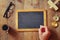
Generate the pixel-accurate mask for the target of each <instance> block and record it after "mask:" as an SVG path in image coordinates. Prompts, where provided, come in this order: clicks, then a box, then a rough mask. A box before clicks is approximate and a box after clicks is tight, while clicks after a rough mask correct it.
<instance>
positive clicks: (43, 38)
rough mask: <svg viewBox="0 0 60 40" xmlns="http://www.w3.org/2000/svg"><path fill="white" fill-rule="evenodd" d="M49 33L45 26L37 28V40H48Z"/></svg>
mask: <svg viewBox="0 0 60 40" xmlns="http://www.w3.org/2000/svg"><path fill="white" fill-rule="evenodd" d="M49 36H50V32H49V30H48V28H47V27H46V26H40V28H39V38H40V40H48V37H49Z"/></svg>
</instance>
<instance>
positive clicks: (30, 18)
mask: <svg viewBox="0 0 60 40" xmlns="http://www.w3.org/2000/svg"><path fill="white" fill-rule="evenodd" d="M16 15H17V20H18V21H17V25H18V27H17V29H19V30H20V29H23V30H24V29H25V30H26V29H38V28H40V25H45V24H44V23H45V21H46V19H45V18H46V17H45V16H46V14H45V13H44V11H18V12H17V14H16ZM44 15H45V16H44Z"/></svg>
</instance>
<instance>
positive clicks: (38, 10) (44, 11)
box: [16, 9, 47, 32]
mask: <svg viewBox="0 0 60 40" xmlns="http://www.w3.org/2000/svg"><path fill="white" fill-rule="evenodd" d="M34 11H37V12H41V11H42V12H43V13H44V15H43V16H44V26H46V25H47V24H46V10H44V9H31V10H30V9H29V10H16V30H17V31H21V32H23V31H27V32H29V31H38V29H39V28H28V29H24V28H22V29H21V28H20V29H19V28H18V12H34Z"/></svg>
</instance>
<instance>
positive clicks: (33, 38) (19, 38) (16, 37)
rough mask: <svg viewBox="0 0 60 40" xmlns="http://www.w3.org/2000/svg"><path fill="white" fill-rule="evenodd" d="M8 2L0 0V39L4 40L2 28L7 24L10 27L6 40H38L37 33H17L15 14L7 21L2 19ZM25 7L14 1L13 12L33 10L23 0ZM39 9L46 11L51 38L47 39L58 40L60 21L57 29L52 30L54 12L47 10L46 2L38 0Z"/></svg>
mask: <svg viewBox="0 0 60 40" xmlns="http://www.w3.org/2000/svg"><path fill="white" fill-rule="evenodd" d="M9 2H10V1H9V0H0V35H1V36H0V38H1V40H5V37H6V36H5V34H6V33H5V31H3V30H2V26H3V25H4V24H7V22H8V25H9V27H10V30H9V33H8V40H39V35H38V32H17V31H16V30H15V29H16V28H15V12H14V13H13V14H12V16H11V17H10V18H9V19H8V20H7V19H5V18H3V14H4V12H5V10H6V8H7V6H8V3H9ZM25 3H26V4H25V6H28V7H26V8H25V7H24V4H23V3H20V2H18V1H17V0H15V4H16V7H15V11H16V10H18V9H20V10H21V9H29V8H30V9H34V8H33V7H32V6H31V5H30V4H28V2H27V1H26V0H25ZM40 9H46V11H47V20H48V21H47V25H48V28H49V29H50V31H51V34H52V35H51V36H50V38H49V40H60V20H59V22H58V24H59V26H58V27H57V28H53V27H52V26H51V22H52V21H53V20H52V16H53V15H54V14H55V13H56V12H55V11H53V10H52V9H49V5H48V4H47V0H40ZM57 14H59V16H60V12H57Z"/></svg>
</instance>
